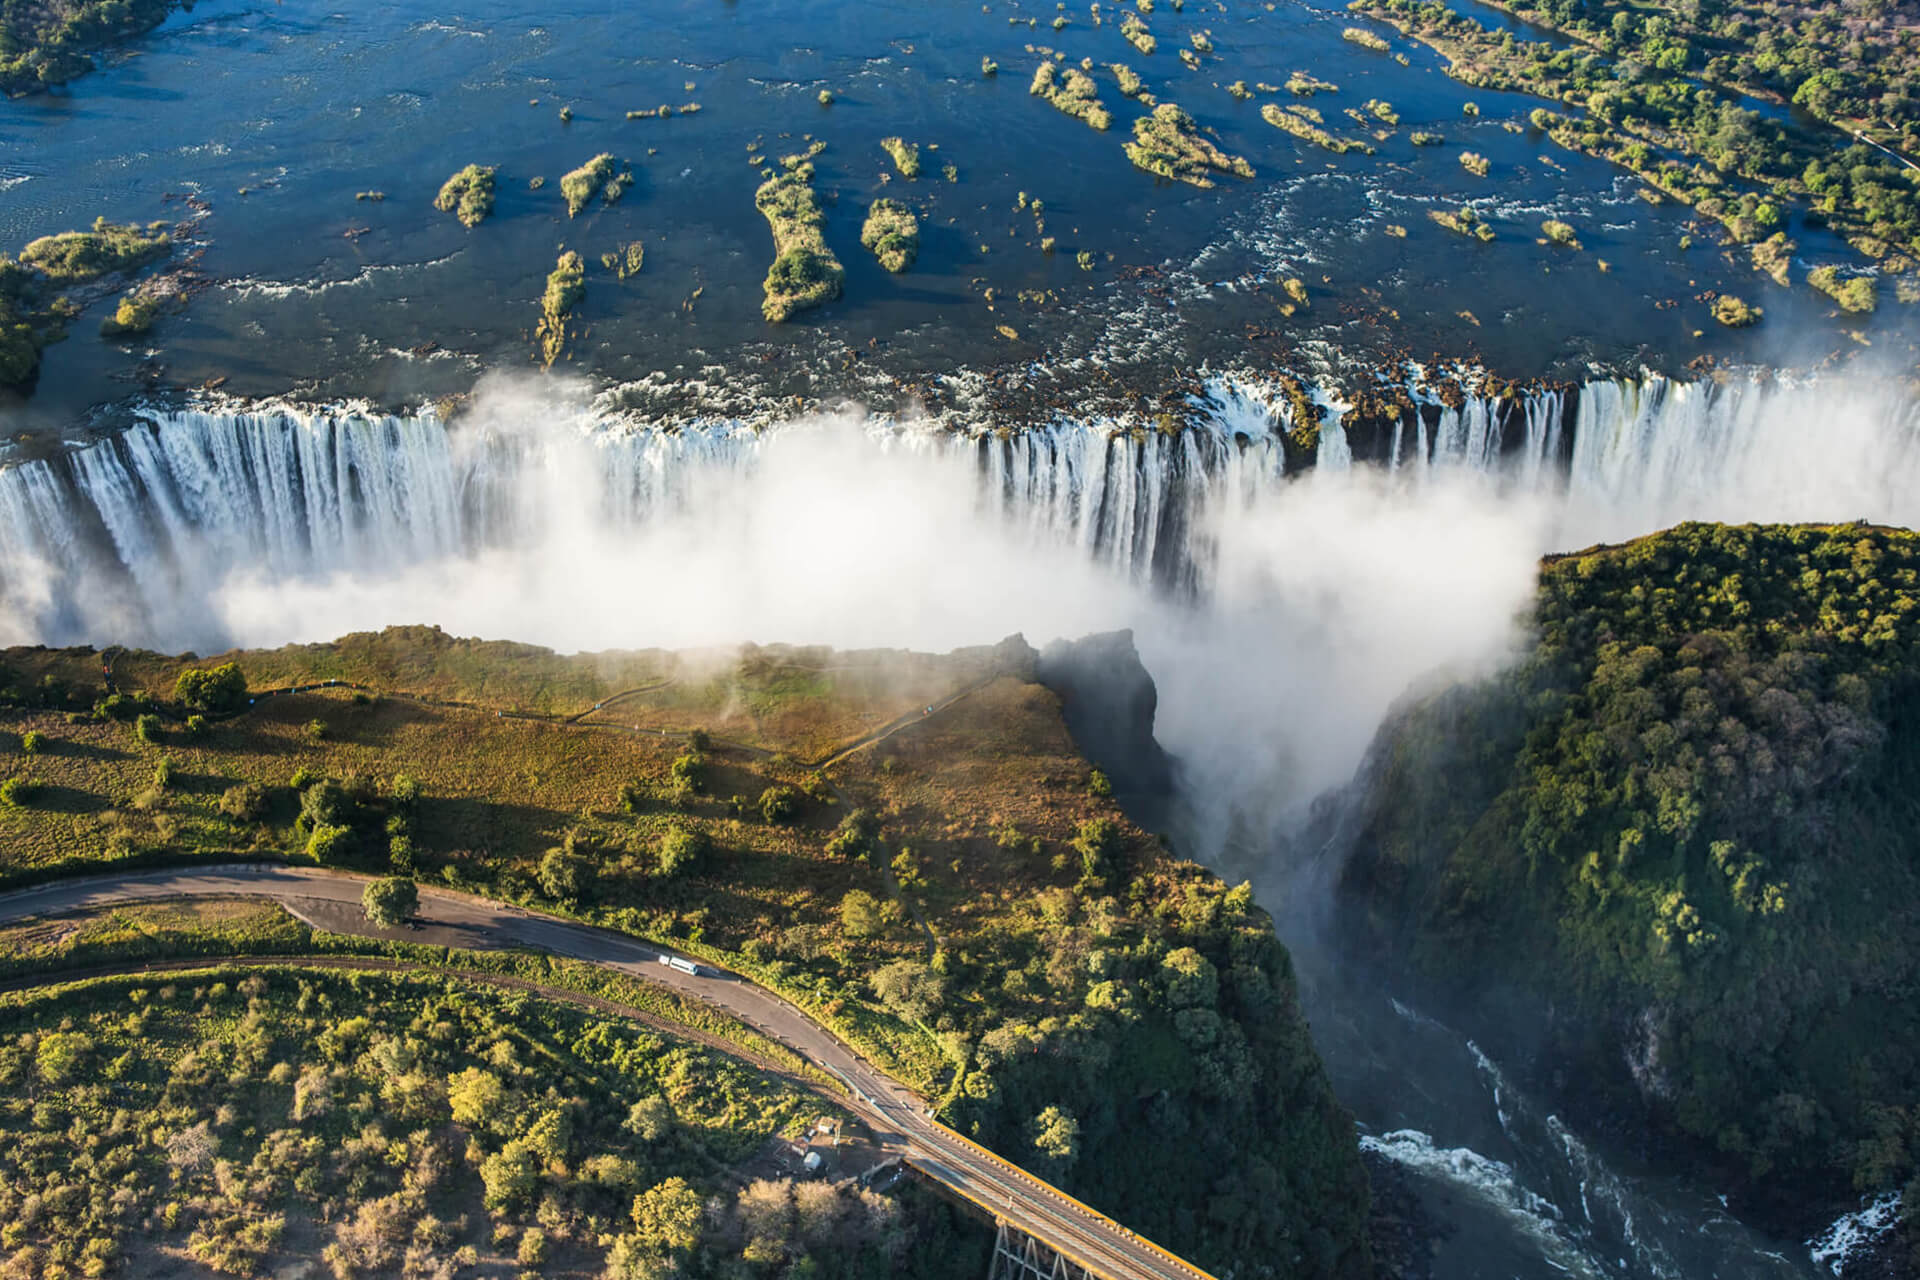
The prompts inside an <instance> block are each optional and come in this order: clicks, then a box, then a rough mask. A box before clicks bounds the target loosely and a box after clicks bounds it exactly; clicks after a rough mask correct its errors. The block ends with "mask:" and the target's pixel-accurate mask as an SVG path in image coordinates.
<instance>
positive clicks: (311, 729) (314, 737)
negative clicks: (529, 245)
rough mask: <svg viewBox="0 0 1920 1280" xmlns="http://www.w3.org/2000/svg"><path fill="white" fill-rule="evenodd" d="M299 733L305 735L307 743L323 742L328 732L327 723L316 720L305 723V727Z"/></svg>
mask: <svg viewBox="0 0 1920 1280" xmlns="http://www.w3.org/2000/svg"><path fill="white" fill-rule="evenodd" d="M301 732H302V733H304V734H305V735H306V737H307V741H308V742H325V741H326V740H327V734H328V733H329V732H330V730H329V729H328V728H327V722H326V721H325V720H321V719H317V718H316V719H313V720H309V721H307V723H306V727H305V728H304V729H302V730H301Z"/></svg>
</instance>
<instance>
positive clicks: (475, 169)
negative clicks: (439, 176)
mask: <svg viewBox="0 0 1920 1280" xmlns="http://www.w3.org/2000/svg"><path fill="white" fill-rule="evenodd" d="M493 175H494V168H493V166H492V165H480V164H470V165H468V166H467V167H466V168H464V169H462V170H461V171H460V172H458V173H456V174H454V175H453V176H452V177H451V178H448V179H447V180H446V181H445V182H443V183H442V184H440V194H439V195H437V196H435V197H434V198H433V207H434V208H436V209H438V210H440V211H441V212H442V213H451V214H452V215H453V216H454V217H456V218H458V219H460V225H461V226H463V227H477V226H479V225H480V224H481V223H482V222H485V221H486V220H487V215H488V214H490V213H492V212H493Z"/></svg>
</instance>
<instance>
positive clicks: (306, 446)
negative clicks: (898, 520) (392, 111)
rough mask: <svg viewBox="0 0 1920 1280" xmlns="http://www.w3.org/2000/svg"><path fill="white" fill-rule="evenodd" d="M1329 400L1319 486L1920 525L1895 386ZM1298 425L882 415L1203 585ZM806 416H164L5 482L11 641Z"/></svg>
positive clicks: (926, 450) (486, 525) (1020, 517)
mask: <svg viewBox="0 0 1920 1280" xmlns="http://www.w3.org/2000/svg"><path fill="white" fill-rule="evenodd" d="M1320 399H1321V403H1322V405H1323V406H1324V416H1323V420H1322V422H1321V424H1320V433H1319V443H1318V445H1317V448H1316V450H1315V454H1314V457H1313V459H1312V462H1313V465H1314V467H1315V468H1316V470H1317V471H1318V472H1319V473H1321V476H1320V480H1319V481H1318V482H1320V483H1341V482H1343V481H1342V480H1341V479H1339V478H1338V477H1341V476H1343V475H1345V474H1347V473H1355V474H1358V473H1361V472H1367V471H1371V472H1374V473H1379V474H1384V475H1386V476H1388V477H1390V479H1391V480H1392V482H1394V483H1403V484H1420V483H1423V482H1426V481H1427V480H1429V479H1430V478H1432V477H1435V476H1437V475H1439V474H1440V473H1442V472H1466V473H1473V474H1477V475H1480V476H1484V477H1485V478H1486V480H1487V482H1488V483H1489V484H1490V485H1491V486H1493V490H1494V492H1495V493H1507V494H1516V493H1517V494H1523V495H1527V496H1530V497H1538V498H1546V499H1548V500H1550V501H1551V502H1552V503H1553V504H1556V505H1555V510H1557V511H1558V512H1559V516H1558V518H1557V522H1556V524H1555V527H1554V529H1553V531H1552V542H1553V544H1554V545H1555V546H1558V547H1562V548H1565V547H1573V546H1579V545H1584V544H1586V543H1589V542H1592V541H1596V540H1602V539H1615V538H1620V537H1626V536H1631V535H1633V534H1637V533H1641V532H1646V531H1650V530H1652V529H1656V528H1660V527H1664V526H1665V525H1668V524H1672V523H1674V522H1676V521H1678V520H1682V519H1719V520H1829V521H1841V520H1852V519H1868V520H1874V521H1880V522H1887V523H1895V524H1909V525H1910V524H1920V509H1917V508H1920V401H1916V400H1915V399H1914V398H1913V397H1912V396H1911V395H1910V393H1905V392H1903V391H1901V390H1900V389H1898V388H1894V387H1892V386H1890V385H1882V386H1874V385H1871V384H1863V383H1847V384H1840V385H1833V384H1828V383H1823V382H1821V381H1805V382H1797V383H1796V382H1790V381H1786V380H1779V379H1769V380H1762V379H1730V380H1727V381H1725V382H1711V381H1701V382H1681V381H1671V380H1668V379H1666V378H1662V377H1657V376H1648V377H1645V378H1641V379H1615V380H1605V381H1595V382H1591V383H1588V384H1586V385H1585V386H1583V387H1581V388H1579V389H1578V390H1577V391H1572V392H1561V391H1553V390H1541V391H1536V392H1533V393H1530V394H1527V395H1520V396H1506V397H1502V398H1493V397H1477V396H1467V397H1465V398H1464V399H1459V398H1456V402H1455V403H1450V404H1445V405H1442V404H1439V403H1437V402H1433V401H1427V402H1424V403H1422V404H1421V405H1420V407H1418V408H1416V409H1412V410H1408V411H1407V412H1406V413H1405V415H1404V416H1403V417H1402V418H1401V419H1400V420H1398V421H1396V422H1393V423H1391V424H1390V425H1388V426H1387V427H1386V428H1385V429H1384V430H1383V431H1382V432H1381V434H1380V435H1379V438H1378V439H1377V440H1375V441H1372V442H1371V443H1368V444H1366V445H1365V447H1364V448H1363V447H1362V437H1359V436H1354V435H1352V434H1351V432H1352V431H1353V430H1354V427H1353V424H1352V422H1351V421H1350V419H1349V418H1348V416H1347V415H1346V407H1345V406H1344V405H1343V404H1342V403H1341V402H1339V401H1338V400H1337V398H1335V397H1333V396H1331V395H1322V396H1321V397H1320ZM1293 426H1294V423H1293V402H1292V400H1291V399H1290V398H1289V397H1288V395H1286V394H1285V393H1284V391H1283V389H1282V388H1281V387H1280V386H1278V385H1277V384H1273V383H1269V382H1266V381H1263V380H1261V379H1257V378H1245V377H1216V378H1214V379H1212V380H1211V381H1210V382H1209V383H1208V384H1207V387H1206V391H1205V394H1204V395H1202V396H1198V397H1195V399H1194V401H1193V403H1192V406H1191V411H1190V412H1189V413H1188V414H1186V415H1185V416H1184V417H1183V418H1182V419H1179V420H1175V419H1173V418H1166V417H1162V418H1159V419H1156V420H1154V421H1152V422H1142V421H1120V420H1115V419H1106V418H1085V419H1076V418H1072V417H1061V418H1058V419H1056V420H1055V421H1053V422H1050V423H1047V424H1044V425H1041V426H1038V427H1032V428H1028V429H1024V430H1020V431H996V430H977V429H976V430H938V429H934V428H931V427H928V426H926V425H924V424H922V425H916V424H911V423H899V422H892V421H887V420H872V421H867V422H865V423H863V424H862V426H861V429H862V430H864V431H865V432H866V434H867V436H868V437H869V438H870V439H871V440H872V441H873V442H874V443H875V444H876V445H877V446H878V447H880V448H881V449H883V450H901V451H909V452H912V453H914V454H918V455H923V456H932V457H935V458H938V459H939V460H941V463H942V465H946V466H950V467H952V468H953V470H954V473H955V481H954V482H955V483H956V484H972V485H974V486H976V488H977V491H978V501H979V504H980V506H981V508H982V509H983V510H985V511H987V512H990V513H991V514H993V515H994V516H995V517H997V518H998V519H1000V520H1002V521H1004V522H1006V523H1007V524H1008V525H1009V526H1010V527H1014V528H1017V529H1020V530H1022V531H1024V533H1025V534H1026V535H1027V536H1030V537H1031V538H1032V539H1034V540H1035V541H1036V542H1037V543H1046V544H1050V545H1053V546H1064V547H1074V548H1078V549H1079V550H1080V552H1082V553H1083V554H1085V555H1086V556H1088V557H1091V558H1094V559H1096V560H1097V561H1099V562H1101V563H1103V564H1105V565H1106V566H1108V567H1109V568H1110V569H1111V570H1112V571H1113V572H1114V573H1115V574H1117V575H1119V576H1121V577H1123V578H1127V579H1131V580H1134V581H1140V582H1147V583H1151V584H1154V585H1157V586H1159V587H1162V588H1165V589H1170V590H1174V591H1180V592H1195V591H1203V590H1204V589H1205V577H1206V568H1207V564H1208V561H1209V535H1208V523H1209V522H1208V517H1209V514H1210V513H1217V512H1219V511H1223V510H1232V509H1236V508H1239V509H1244V508H1250V507H1253V506H1257V505H1258V504H1261V503H1268V502H1277V501H1285V500H1286V499H1285V496H1284V493H1285V489H1286V487H1287V485H1288V484H1289V483H1292V481H1290V480H1289V479H1288V478H1287V475H1286V472H1287V469H1288V467H1289V457H1288V453H1287V449H1288V447H1289V445H1288V443H1287V440H1286V437H1287V435H1288V433H1289V432H1290V431H1291V430H1292V429H1293ZM800 429H804V427H803V424H789V425H783V426H774V427H770V428H765V429H764V430H762V429H757V428H755V427H753V426H749V425H746V424H744V423H740V422H733V421H717V420H709V421H701V422H695V423H689V424H686V425H684V426H681V427H678V428H671V429H663V428H658V427H635V426H632V425H630V424H627V423H624V422H622V421H619V420H616V419H611V418H607V417H602V416H597V415H595V414H592V413H589V412H584V411H575V412H558V413H556V414H555V416H554V418H553V420H550V421H542V422H538V423H503V422H499V421H495V420H491V419H485V418H481V419H479V420H476V421H464V420H463V421H456V422H455V423H452V424H449V423H446V422H443V421H442V420H440V419H439V418H438V417H436V416H435V415H434V414H432V413H431V412H426V413H422V414H419V415H408V416H388V415H381V414H377V413H372V412H367V411H355V410H351V409H295V408H285V407H276V408H264V407H263V408H258V409H251V410H247V411H234V412H211V411H203V410H197V409H178V410H159V409H144V410H140V411H139V413H138V420H137V421H136V422H135V423H134V424H133V425H131V426H129V427H127V428H126V429H124V430H122V431H119V432H117V433H115V434H112V435H110V436H106V437H104V438H101V439H97V440H95V441H92V442H89V443H85V444H81V445H77V446H75V447H71V448H69V449H67V450H65V451H64V452H62V453H59V454H56V455H54V456H52V457H48V458H41V459H35V460H30V461H22V462H18V463H16V464H14V465H11V466H7V467H5V468H4V469H0V598H3V599H4V601H5V605H6V608H5V611H4V614H5V617H6V618H7V623H6V624H5V625H6V626H7V627H8V628H10V631H11V634H6V635H0V639H4V640H6V641H8V642H16V643H17V642H48V643H62V642H69V641H81V640H86V641H93V642H97V643H105V642H108V641H113V640H136V641H141V642H145V643H153V644H160V645H174V646H177V645H182V644H205V643H208V642H209V641H211V640H217V639H218V637H210V636H209V635H208V633H207V631H206V627H205V622H204V616H203V614H204V610H203V603H204V601H206V600H207V599H208V598H209V597H210V595H211V593H213V592H214V591H215V590H216V589H217V588H218V586H219V584H220V583H221V582H222V581H223V580H224V579H225V578H226V577H227V576H228V575H229V574H231V573H233V572H235V571H245V572H248V573H253V574H259V575H266V576H269V577H272V578H276V579H284V578H299V577H304V576H322V575H333V574H340V573H347V574H364V573H377V572H380V571H383V570H389V569H395V568H400V567H407V566H415V565H419V564H423V563H432V562H436V561H439V560H442V559H445V558H446V557H450V556H466V555H474V554H478V553H481V552H484V551H486V550H488V549H490V548H502V547H504V548H529V547H538V546H540V545H542V542H541V540H542V539H543V538H544V537H546V536H547V535H548V534H549V533H550V532H551V531H552V530H553V529H555V528H557V527H565V526H569V525H572V526H580V525H585V524H591V525H595V526H597V527H600V528H604V529H613V530H619V529H625V528H636V529H637V528H640V527H642V526H644V525H645V524H646V523H647V522H648V521H650V520H652V519H654V518H656V517H657V516H658V515H659V514H660V513H662V512H664V511H673V510H682V509H685V508H686V506H687V505H688V504H690V503H693V502H697V501H700V499H699V498H698V497H697V496H696V492H695V491H696V489H697V488H698V487H699V485H700V484H702V483H703V482H710V481H711V480H713V479H714V478H716V477H722V478H723V477H725V476H728V475H730V474H737V473H740V472H743V471H745V470H747V469H750V468H753V467H756V466H759V465H761V463H762V461H763V455H764V451H765V448H766V445H767V442H768V440H770V439H771V438H773V437H775V436H777V435H779V434H780V433H782V432H785V431H792V430H800ZM1569 432H1570V433H1571V439H1570V440H1569V439H1567V435H1568V433H1569ZM1305 461H1306V460H1305V459H1302V458H1297V457H1296V458H1294V459H1293V460H1292V465H1293V466H1294V467H1296V468H1298V467H1299V466H1301V465H1304V463H1305ZM323 629H324V628H323Z"/></svg>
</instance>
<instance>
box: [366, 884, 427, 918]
mask: <svg viewBox="0 0 1920 1280" xmlns="http://www.w3.org/2000/svg"><path fill="white" fill-rule="evenodd" d="M419 906H420V890H419V888H418V887H417V886H416V885H415V884H414V883H413V881H411V880H408V879H406V878H405V877H403V876H382V877H381V878H380V879H378V880H375V881H374V882H373V883H371V884H369V885H368V886H367V887H366V891H365V892H363V893H362V894H361V895H360V908H361V910H363V911H365V912H366V913H367V919H368V920H369V921H371V922H372V923H374V924H376V925H379V926H380V927H381V928H383V929H391V928H393V927H394V926H395V925H397V924H400V923H402V922H404V921H405V920H406V919H407V917H408V916H411V915H412V914H413V913H414V912H415V911H416V910H417V909H418V908H419Z"/></svg>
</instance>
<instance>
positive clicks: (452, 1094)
mask: <svg viewBox="0 0 1920 1280" xmlns="http://www.w3.org/2000/svg"><path fill="white" fill-rule="evenodd" d="M506 1100H507V1087H506V1086H505V1085H504V1084H502V1083H500V1077H498V1076H496V1075H494V1074H493V1073H492V1072H490V1071H486V1070H484V1069H482V1068H480V1067H467V1068H466V1069H464V1070H461V1071H456V1072H454V1073H453V1074H452V1075H450V1076H448V1077H447V1105H448V1106H449V1107H451V1108H452V1110H453V1121H454V1123H455V1124H462V1125H465V1126H466V1127H467V1128H469V1129H491V1128H493V1127H495V1126H496V1125H497V1124H498V1123H499V1121H500V1120H501V1118H502V1116H503V1114H504V1108H505V1104H506Z"/></svg>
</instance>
